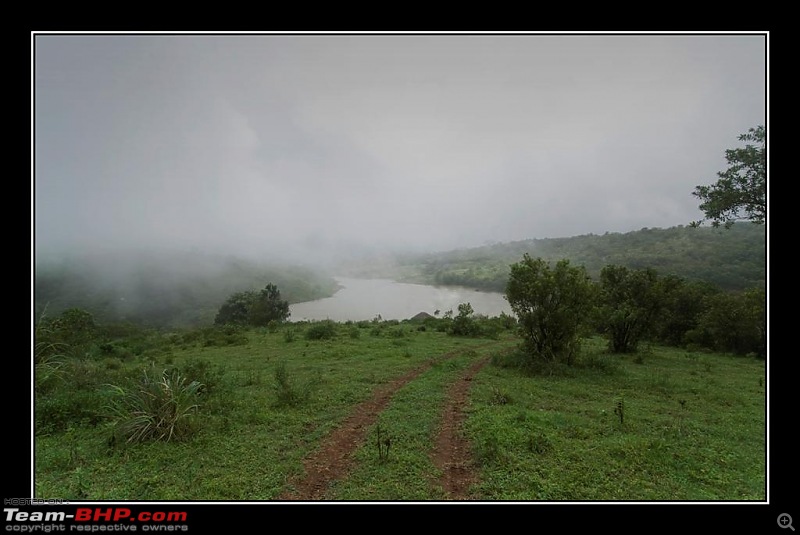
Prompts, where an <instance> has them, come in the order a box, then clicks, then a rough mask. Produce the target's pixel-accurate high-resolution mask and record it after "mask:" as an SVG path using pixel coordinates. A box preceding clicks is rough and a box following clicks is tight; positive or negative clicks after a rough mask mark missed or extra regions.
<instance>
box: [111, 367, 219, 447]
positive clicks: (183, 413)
mask: <svg viewBox="0 0 800 535" xmlns="http://www.w3.org/2000/svg"><path fill="white" fill-rule="evenodd" d="M202 386H203V385H202V384H201V383H198V382H197V381H191V382H189V381H187V380H186V378H185V377H184V376H182V375H180V373H178V372H177V371H171V372H169V371H164V372H162V374H161V375H160V376H158V377H152V376H151V375H150V374H148V373H147V372H146V371H145V372H144V374H143V375H142V377H141V379H140V381H139V382H138V384H136V385H135V386H134V387H133V388H130V389H125V388H122V387H120V386H115V385H111V389H112V391H113V393H114V394H115V397H114V399H113V401H112V403H111V405H110V407H109V409H110V413H111V414H110V416H111V417H112V418H113V419H114V420H115V431H114V436H115V437H118V438H120V439H124V440H125V442H127V443H139V442H146V441H164V442H169V441H171V440H183V439H186V438H188V437H189V436H191V435H192V434H193V433H194V431H195V426H194V422H193V421H192V419H191V417H192V415H193V414H195V413H196V412H197V410H198V408H199V403H198V401H199V393H200V390H201V388H202Z"/></svg>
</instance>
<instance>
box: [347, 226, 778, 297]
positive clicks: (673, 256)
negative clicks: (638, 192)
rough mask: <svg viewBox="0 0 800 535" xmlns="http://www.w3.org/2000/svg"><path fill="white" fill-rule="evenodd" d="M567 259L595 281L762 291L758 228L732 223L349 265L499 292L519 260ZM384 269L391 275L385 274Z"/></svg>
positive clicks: (363, 271) (763, 246)
mask: <svg viewBox="0 0 800 535" xmlns="http://www.w3.org/2000/svg"><path fill="white" fill-rule="evenodd" d="M525 253H529V254H530V255H531V256H533V257H541V258H544V259H546V260H550V261H557V260H561V259H568V260H570V262H572V263H573V264H576V265H582V266H584V267H586V269H587V271H588V272H589V275H590V276H592V277H594V278H596V277H597V276H598V275H599V273H600V270H601V269H602V268H603V267H604V266H606V265H609V264H616V265H622V266H626V267H628V268H631V269H643V268H653V269H655V270H656V271H657V272H658V273H659V274H661V275H675V276H678V277H681V278H685V279H687V280H690V281H704V282H707V283H710V284H713V285H714V286H717V287H719V288H721V289H724V290H743V289H746V288H752V287H758V288H765V287H766V277H767V235H766V227H765V226H762V225H754V224H751V223H738V224H736V225H734V226H733V227H732V228H730V229H723V228H711V227H699V228H694V227H690V226H676V227H671V228H666V229H662V228H643V229H641V230H637V231H633V232H627V233H610V232H606V233H605V234H602V235H599V234H585V235H581V236H573V237H567V238H546V239H530V240H521V241H513V242H507V243H495V244H491V245H486V246H483V247H473V248H466V249H456V250H452V251H447V252H441V253H432V254H420V255H398V256H396V257H394V259H393V260H394V264H393V265H391V263H390V262H389V261H388V260H387V259H386V258H383V259H381V261H380V262H379V263H378V265H377V266H375V268H373V267H371V266H364V265H363V264H362V265H351V266H349V269H350V271H349V272H350V274H354V275H360V276H365V275H375V274H378V273H381V272H383V274H384V275H385V274H387V273H389V274H391V275H392V276H394V277H396V278H399V279H402V280H406V281H416V282H424V283H427V284H443V285H463V286H469V287H474V288H479V289H484V290H492V291H499V292H502V291H504V289H505V285H506V282H507V279H508V272H509V266H510V264H512V263H514V262H517V261H519V260H521V259H522V256H523V254H525ZM390 266H391V267H390Z"/></svg>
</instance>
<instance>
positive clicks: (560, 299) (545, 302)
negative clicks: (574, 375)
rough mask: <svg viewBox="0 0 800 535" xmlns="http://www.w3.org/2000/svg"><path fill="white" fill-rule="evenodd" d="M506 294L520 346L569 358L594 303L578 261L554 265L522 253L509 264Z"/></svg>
mask: <svg viewBox="0 0 800 535" xmlns="http://www.w3.org/2000/svg"><path fill="white" fill-rule="evenodd" d="M506 299H507V300H508V302H509V304H510V305H511V309H512V310H513V311H514V314H515V315H516V316H517V321H518V323H519V326H520V330H521V333H522V337H523V350H524V351H525V352H526V353H528V354H529V355H530V356H531V358H532V359H533V360H542V361H550V362H554V361H562V362H566V363H567V364H571V363H572V361H573V358H574V356H575V355H576V353H577V350H578V347H579V333H580V329H581V327H582V326H583V324H584V322H585V321H586V320H587V319H588V317H589V314H590V312H591V310H592V307H593V306H594V303H593V301H594V284H593V283H592V282H591V280H590V279H589V277H588V275H587V274H586V270H585V269H584V268H583V267H573V266H571V265H570V263H569V261H568V260H561V261H559V262H558V263H556V265H555V267H553V268H551V267H550V265H549V264H548V263H547V262H545V261H544V260H543V259H541V258H537V259H533V258H531V257H530V256H529V255H528V254H527V253H526V254H525V255H524V256H523V259H522V261H521V262H517V263H516V264H513V265H512V266H511V273H510V276H509V279H508V284H507V286H506Z"/></svg>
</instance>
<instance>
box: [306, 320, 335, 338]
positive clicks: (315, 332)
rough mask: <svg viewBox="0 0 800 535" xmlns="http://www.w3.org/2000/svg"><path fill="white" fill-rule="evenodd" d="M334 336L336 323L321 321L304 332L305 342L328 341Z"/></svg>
mask: <svg viewBox="0 0 800 535" xmlns="http://www.w3.org/2000/svg"><path fill="white" fill-rule="evenodd" d="M335 336H336V323H334V322H333V321H331V320H323V321H319V322H316V323H314V324H313V325H312V326H311V327H309V328H308V330H307V331H306V339H307V340H330V339H332V338H334V337H335Z"/></svg>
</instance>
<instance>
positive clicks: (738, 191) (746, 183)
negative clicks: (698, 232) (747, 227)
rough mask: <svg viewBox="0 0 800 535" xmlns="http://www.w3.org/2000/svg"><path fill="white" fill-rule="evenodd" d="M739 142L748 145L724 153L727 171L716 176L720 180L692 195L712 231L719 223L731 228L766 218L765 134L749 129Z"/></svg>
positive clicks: (695, 191) (762, 128)
mask: <svg viewBox="0 0 800 535" xmlns="http://www.w3.org/2000/svg"><path fill="white" fill-rule="evenodd" d="M739 140H740V141H745V142H748V143H747V144H746V145H745V146H744V147H743V148H738V149H729V150H726V151H725V159H726V160H727V161H728V169H727V170H725V171H721V172H719V173H717V175H719V180H717V182H715V183H714V184H712V185H710V186H697V187H696V188H695V190H694V193H693V194H694V196H695V197H697V198H699V199H700V201H701V203H700V209H701V210H702V211H703V213H704V214H705V219H707V220H711V222H712V225H713V226H715V227H718V226H719V225H720V223H724V224H725V226H726V227H730V226H731V225H732V224H733V223H734V222H735V221H737V220H741V219H745V220H750V221H752V222H754V223H764V222H765V220H766V217H767V148H766V131H765V130H764V127H763V126H758V127H756V128H751V129H750V130H749V131H748V132H747V133H746V134H742V135H741V136H739ZM693 224H694V225H695V226H697V225H699V224H700V222H695V223H693Z"/></svg>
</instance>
